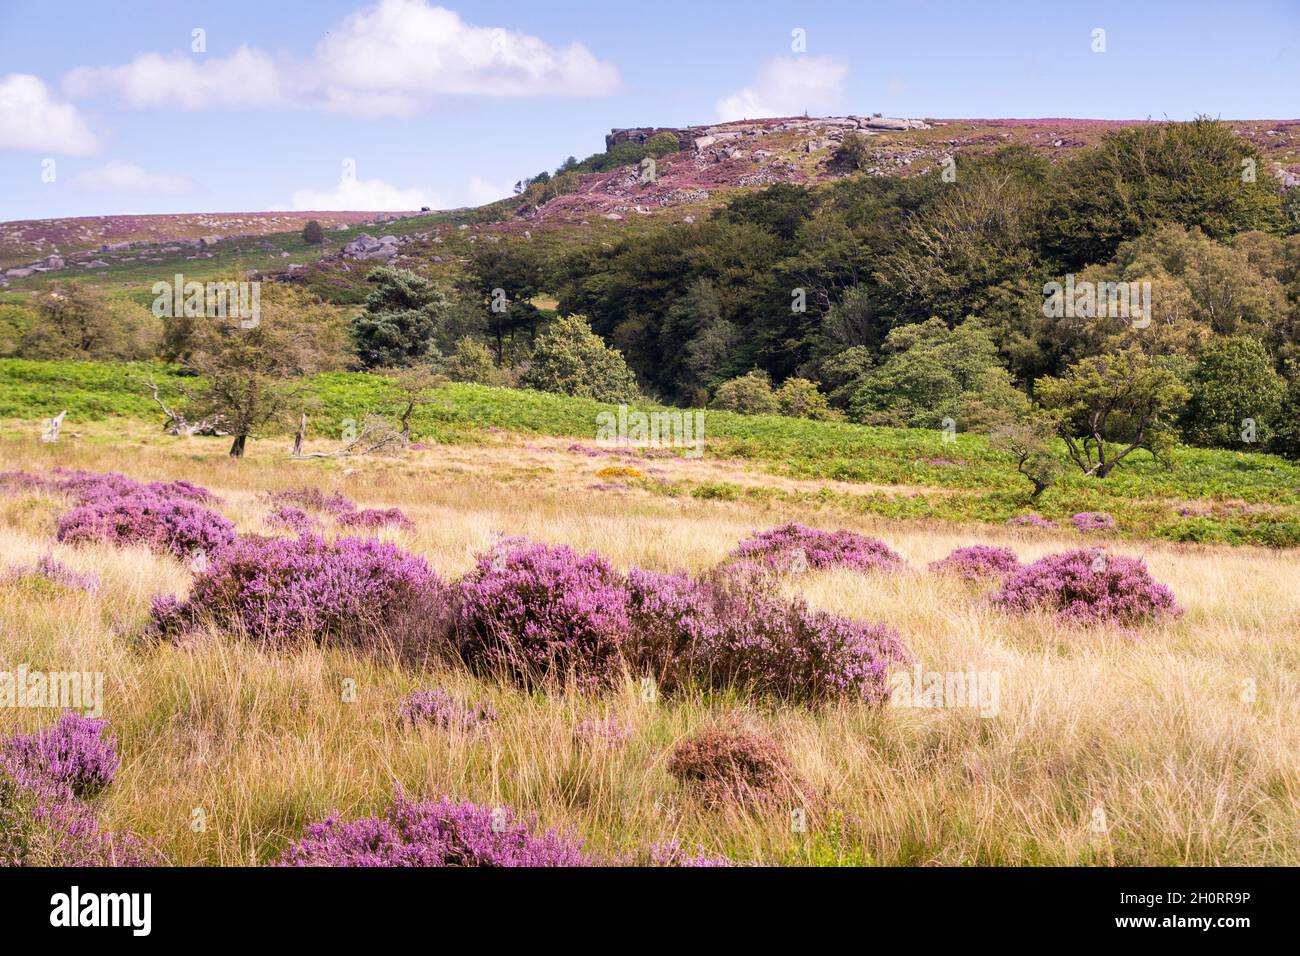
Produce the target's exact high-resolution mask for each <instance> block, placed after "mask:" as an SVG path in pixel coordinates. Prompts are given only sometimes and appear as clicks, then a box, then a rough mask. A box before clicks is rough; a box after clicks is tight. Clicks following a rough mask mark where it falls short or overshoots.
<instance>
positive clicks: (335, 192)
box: [289, 176, 440, 212]
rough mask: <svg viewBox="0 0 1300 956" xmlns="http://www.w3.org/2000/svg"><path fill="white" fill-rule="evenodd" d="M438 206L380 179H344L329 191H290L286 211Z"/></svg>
mask: <svg viewBox="0 0 1300 956" xmlns="http://www.w3.org/2000/svg"><path fill="white" fill-rule="evenodd" d="M439 205H440V204H439V203H438V202H436V201H435V200H434V198H433V197H432V196H431V195H430V194H429V193H426V192H425V191H424V190H422V189H402V188H400V187H398V186H394V185H392V184H391V183H386V182H384V181H383V180H382V179H356V178H355V177H348V176H344V177H342V178H341V179H340V180H339V181H338V185H336V186H335V187H334V188H333V189H330V190H323V191H322V190H314V189H299V190H297V191H295V192H294V194H293V200H292V203H291V205H290V206H289V208H290V209H293V210H298V211H303V212H308V211H314V210H319V211H321V212H326V211H331V210H355V211H360V212H370V211H374V212H407V211H413V210H416V209H419V208H420V207H421V206H428V207H430V208H431V209H437V208H439Z"/></svg>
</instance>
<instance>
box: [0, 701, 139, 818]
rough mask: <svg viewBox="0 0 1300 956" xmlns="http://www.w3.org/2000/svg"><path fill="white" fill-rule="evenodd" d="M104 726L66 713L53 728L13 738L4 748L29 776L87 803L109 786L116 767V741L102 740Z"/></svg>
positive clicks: (101, 722) (98, 722)
mask: <svg viewBox="0 0 1300 956" xmlns="http://www.w3.org/2000/svg"><path fill="white" fill-rule="evenodd" d="M105 726H107V721H103V720H93V719H91V718H89V717H82V716H81V715H80V714H77V713H74V712H72V711H68V712H67V713H65V714H64V715H63V716H62V717H60V718H59V721H58V723H56V724H55V725H54V726H53V727H48V728H46V729H45V730H42V731H40V732H38V733H35V734H17V735H15V736H13V737H11V738H10V739H9V740H8V741H6V743H5V744H4V748H5V751H6V752H7V753H9V754H12V755H13V756H14V757H15V759H17V760H18V761H19V762H21V764H22V765H23V766H24V767H27V768H28V769H30V770H31V771H32V772H33V773H36V774H39V775H40V776H42V777H43V778H45V779H46V780H49V781H50V782H51V783H53V784H54V785H56V786H59V787H66V788H67V789H68V790H69V791H70V792H71V793H72V794H73V795H74V796H77V797H81V798H83V799H87V798H90V797H94V796H96V795H98V794H99V793H100V792H101V791H103V790H104V789H106V788H107V787H108V785H109V784H110V783H112V782H113V775H114V774H116V773H117V768H118V765H119V763H120V761H119V759H118V756H117V739H116V738H115V737H112V736H108V737H105V736H103V732H104V728H105Z"/></svg>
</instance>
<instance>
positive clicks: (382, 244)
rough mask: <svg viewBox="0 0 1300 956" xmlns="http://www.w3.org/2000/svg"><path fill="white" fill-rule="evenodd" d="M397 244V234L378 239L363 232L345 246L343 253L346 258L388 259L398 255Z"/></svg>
mask: <svg viewBox="0 0 1300 956" xmlns="http://www.w3.org/2000/svg"><path fill="white" fill-rule="evenodd" d="M397 245H398V242H397V237H396V236H383V237H381V238H379V239H376V238H375V237H374V236H371V235H369V234H367V233H364V232H363V233H362V234H361V235H359V236H357V237H356V238H355V239H353V240H352V241H351V242H349V243H348V244H347V245H346V246H344V247H343V252H342V254H343V257H344V258H345V259H362V260H371V259H382V260H384V261H387V260H389V259H391V258H393V257H394V256H396V255H397Z"/></svg>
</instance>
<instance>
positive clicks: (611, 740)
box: [573, 717, 628, 747]
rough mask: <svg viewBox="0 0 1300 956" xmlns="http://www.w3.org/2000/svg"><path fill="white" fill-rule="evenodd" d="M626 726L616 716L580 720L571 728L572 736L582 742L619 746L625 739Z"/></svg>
mask: <svg viewBox="0 0 1300 956" xmlns="http://www.w3.org/2000/svg"><path fill="white" fill-rule="evenodd" d="M627 736H628V728H627V725H626V724H624V723H623V722H622V721H621V720H619V719H618V718H617V717H609V718H606V719H604V720H582V721H579V722H578V724H577V725H576V726H575V727H574V728H573V738H574V740H577V741H578V742H579V743H584V744H604V745H607V746H610V747H619V746H622V744H623V743H624V742H625V741H626V740H627Z"/></svg>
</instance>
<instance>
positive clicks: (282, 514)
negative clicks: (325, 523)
mask: <svg viewBox="0 0 1300 956" xmlns="http://www.w3.org/2000/svg"><path fill="white" fill-rule="evenodd" d="M266 523H267V524H268V525H270V526H271V527H272V528H279V529H281V530H283V531H290V532H292V533H293V534H294V535H295V536H297V535H300V534H307V533H309V532H311V531H314V530H316V521H315V520H314V519H313V518H312V516H311V515H309V514H307V512H305V511H303V510H302V509H301V508H295V507H293V505H281V506H280V507H278V508H274V509H272V510H271V513H270V514H268V515H267V516H266Z"/></svg>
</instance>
